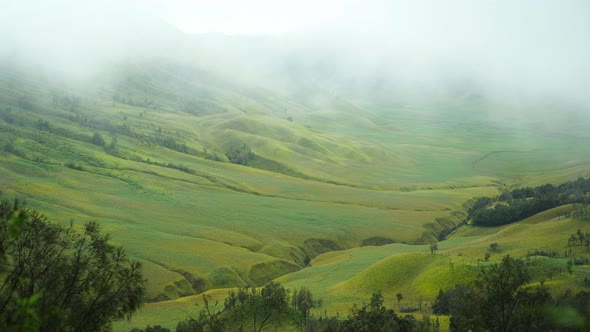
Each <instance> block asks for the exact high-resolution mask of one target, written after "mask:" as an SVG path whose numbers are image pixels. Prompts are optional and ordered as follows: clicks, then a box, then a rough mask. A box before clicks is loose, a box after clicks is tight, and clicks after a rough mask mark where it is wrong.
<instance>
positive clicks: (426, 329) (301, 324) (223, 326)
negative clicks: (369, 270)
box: [132, 282, 440, 332]
mask: <svg viewBox="0 0 590 332" xmlns="http://www.w3.org/2000/svg"><path fill="white" fill-rule="evenodd" d="M203 300H204V305H203V308H202V309H201V311H200V312H199V314H198V315H196V316H194V317H192V316H191V317H189V318H188V319H187V320H184V321H180V322H178V324H177V325H176V331H177V332H195V331H199V332H200V331H262V330H264V329H273V330H283V329H290V330H293V329H300V330H303V331H350V332H353V331H354V332H357V331H361V332H362V331H365V332H374V331H375V332H379V331H404V332H405V331H407V332H411V331H416V332H435V331H439V330H440V322H439V321H438V319H431V318H430V317H429V316H428V315H425V316H424V317H423V318H422V320H416V319H415V318H414V317H413V316H410V315H406V316H404V317H401V316H399V315H398V314H396V313H395V312H394V310H393V309H389V308H387V307H386V306H384V305H383V303H384V300H383V295H382V293H381V292H380V291H377V292H374V293H373V295H372V297H371V300H370V302H369V303H368V304H364V305H362V306H360V307H359V306H356V305H355V306H353V308H352V309H351V312H350V315H349V316H348V317H347V318H345V319H341V318H339V317H328V316H326V315H324V316H319V317H315V316H311V315H310V311H311V309H312V308H316V307H319V306H321V305H322V302H321V300H314V298H313V295H312V293H311V292H310V291H309V289H307V288H301V289H295V290H293V292H290V291H289V290H288V289H286V288H284V287H283V286H282V285H281V284H279V283H275V282H271V283H268V284H267V285H265V286H264V287H262V288H261V289H260V290H257V289H255V288H240V289H238V290H237V291H230V293H229V296H228V297H227V298H226V299H225V301H224V303H223V308H222V309H218V310H215V309H214V307H215V306H211V305H210V303H209V301H208V299H207V297H206V296H204V297H203ZM156 331H157V332H169V331H170V330H168V329H166V328H163V327H161V326H159V325H155V326H148V327H146V328H145V329H143V330H142V329H138V328H136V329H133V330H132V332H156Z"/></svg>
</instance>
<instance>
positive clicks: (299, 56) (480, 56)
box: [0, 0, 590, 108]
mask: <svg viewBox="0 0 590 332" xmlns="http://www.w3.org/2000/svg"><path fill="white" fill-rule="evenodd" d="M5 9H6V11H5V13H6V14H7V15H5V16H6V18H5V19H4V20H3V21H2V22H0V29H2V31H4V32H3V33H2V34H1V36H2V39H3V42H4V43H3V44H4V45H5V47H4V48H3V51H0V56H2V57H4V58H7V59H12V60H13V61H15V60H16V61H18V62H20V63H24V64H27V65H35V66H37V68H44V69H45V70H48V71H54V72H63V73H66V74H68V75H70V76H72V75H73V76H85V75H87V74H88V73H97V72H106V71H108V70H110V67H112V65H113V64H116V63H121V62H124V61H137V60H138V59H140V60H141V59H144V60H146V59H147V60H149V59H153V58H167V59H173V60H179V59H182V60H183V61H184V62H185V63H188V64H192V65H195V66H198V67H200V68H204V69H206V70H210V71H213V72H219V73H222V74H225V75H226V76H230V77H232V78H235V79H236V80H238V81H241V82H245V83H246V84H250V83H252V84H258V85H262V86H267V87H281V86H282V87H283V89H287V90H288V89H290V88H291V87H292V86H293V84H300V83H302V82H304V83H305V84H312V85H311V86H313V84H316V85H317V84H319V86H321V87H323V88H326V89H337V90H338V89H340V88H341V87H346V89H350V87H351V86H359V87H360V89H361V90H371V89H374V88H373V87H375V86H379V87H383V89H384V91H385V92H384V93H385V94H387V93H389V92H388V91H389V90H391V89H393V90H395V89H397V90H398V91H399V90H400V87H404V89H407V90H412V89H417V90H416V91H418V93H422V92H420V91H421V90H423V91H425V92H428V93H435V94H436V93H447V92H448V90H449V89H451V90H456V89H457V88H458V89H466V90H471V91H472V92H473V93H475V94H476V95H477V94H480V95H487V96H491V97H493V98H495V99H498V100H514V101H516V102H520V101H523V100H524V101H538V100H544V99H547V100H557V101H561V102H564V103H567V104H571V105H574V106H576V107H582V108H587V107H588V106H590V96H588V94H587V92H586V87H587V86H590V45H589V44H590V43H588V42H587V35H588V32H590V4H589V3H587V2H584V1H565V2H559V3H557V2H554V1H520V2H517V3H515V2H511V1H478V2H473V1H464V0H456V1H445V2H441V1H412V2H403V1H369V2H363V3H361V2H358V1H342V2H337V1H326V2H322V3H321V5H320V4H316V3H314V2H312V1H299V2H292V3H282V4H279V3H277V2H271V1H253V2H248V4H246V3H243V2H237V1H220V2H219V1H218V2H207V1H181V0H178V1H161V0H157V1H155V0H154V1H148V2H142V1H135V0H130V1H124V2H116V1H106V2H91V3H84V4H82V3H78V2H75V1H69V0H61V1H55V0H53V1H47V2H37V1H22V2H18V3H12V4H6V5H5ZM195 32H198V33H197V34H194V33H195ZM402 90H403V89H402ZM441 91H442V92H441Z"/></svg>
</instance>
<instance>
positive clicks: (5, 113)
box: [0, 62, 590, 323]
mask: <svg viewBox="0 0 590 332" xmlns="http://www.w3.org/2000/svg"><path fill="white" fill-rule="evenodd" d="M0 71H1V73H2V75H0V148H1V149H0V190H1V191H2V193H3V196H4V197H6V198H14V197H18V198H23V199H25V200H26V201H27V203H28V205H29V206H31V207H32V208H36V209H39V210H41V211H44V212H46V213H47V214H48V216H49V217H50V218H51V219H53V220H57V221H60V222H69V221H70V220H71V219H73V220H74V222H75V223H76V224H81V223H83V222H86V221H90V220H97V221H99V222H100V223H101V225H102V227H103V228H104V229H105V230H106V231H107V232H109V233H111V234H112V236H113V242H115V243H116V244H118V245H123V246H124V247H125V248H126V249H127V251H128V253H129V254H130V256H132V257H134V258H136V259H139V260H141V261H142V262H143V263H144V265H145V271H146V277H147V278H148V280H149V289H148V299H149V301H152V302H157V301H163V300H174V299H178V298H182V297H184V296H190V295H195V294H198V293H200V292H203V291H207V290H212V289H222V288H228V287H239V286H246V285H250V286H260V285H262V284H264V283H265V282H267V281H269V280H273V279H276V278H279V279H278V280H280V281H283V282H285V283H287V285H289V286H299V285H308V286H309V287H310V288H312V291H314V293H317V294H318V296H319V297H322V298H325V303H326V305H328V306H329V310H332V311H340V312H343V311H344V310H346V308H348V307H350V304H351V303H352V302H354V301H357V302H360V301H361V300H362V299H366V298H367V294H370V290H371V289H375V288H380V289H383V290H384V293H385V294H386V298H388V299H389V300H390V301H392V300H393V296H392V294H395V293H397V292H403V293H404V294H407V295H405V297H406V298H407V302H408V303H409V302H411V301H417V299H418V297H423V298H425V299H426V298H431V297H432V296H433V295H434V294H436V292H438V288H441V287H447V286H449V285H450V283H451V282H454V281H455V280H466V279H468V278H470V276H471V275H472V274H473V273H474V270H473V268H472V266H473V265H476V264H477V261H476V260H475V257H480V256H481V257H483V255H484V254H485V251H486V250H487V249H486V246H487V245H489V243H488V242H489V241H491V240H495V238H494V236H496V237H498V240H497V241H498V242H500V241H503V242H504V244H503V245H502V246H501V248H502V249H501V250H502V252H503V253H504V252H506V253H511V252H514V253H518V254H522V251H523V250H524V249H518V248H517V244H518V243H519V241H518V240H514V239H515V236H516V235H514V236H512V237H511V236H510V235H509V234H512V232H516V233H518V234H522V232H524V230H527V227H529V225H530V226H531V227H532V224H531V222H530V221H529V222H522V223H521V224H519V225H511V226H509V227H508V228H506V229H502V230H501V231H499V232H495V231H493V234H492V231H490V230H485V231H481V232H479V231H473V230H468V231H465V232H466V234H472V233H473V234H472V236H469V237H459V234H460V232H462V231H463V229H464V228H460V229H459V230H457V231H456V232H455V233H454V234H455V235H454V237H453V238H451V239H449V240H447V241H444V242H441V243H440V244H439V249H440V250H439V252H438V253H437V255H430V253H429V250H428V246H427V245H425V244H427V243H431V242H434V241H436V240H437V238H438V237H440V236H441V234H445V233H446V232H447V231H448V230H450V229H453V228H455V227H456V226H457V225H459V224H460V223H461V221H462V220H463V219H464V217H465V211H464V204H465V203H466V202H467V201H468V200H469V199H471V198H473V197H477V196H492V195H497V194H498V193H500V192H501V191H503V190H505V189H506V188H511V187H514V186H517V185H525V184H528V185H533V184H539V183H545V182H552V183H557V182H560V181H564V180H567V179H574V178H577V177H579V176H583V175H587V173H588V169H589V168H588V165H589V164H590V153H589V152H590V145H589V144H583V143H585V142H586V140H588V137H586V136H585V131H584V126H583V124H584V123H586V124H587V123H588V121H589V120H588V119H586V118H580V119H578V121H577V122H576V123H575V124H566V125H567V126H566V127H563V128H565V129H563V130H567V134H565V131H562V129H559V130H557V129H555V128H552V127H547V126H544V125H542V124H540V123H537V122H535V121H534V120H530V121H529V120H527V119H525V120H522V119H512V118H506V119H499V118H494V117H491V116H490V113H489V108H491V107H493V105H487V104H485V102H482V101H476V100H472V99H470V98H462V97H457V98H454V99H453V100H452V101H449V100H446V99H429V100H423V101H420V103H415V104H407V103H399V104H391V105H377V104H373V103H370V101H348V100H344V99H343V98H342V97H339V96H333V95H329V94H326V95H325V96H323V98H322V100H321V101H316V102H313V101H309V100H306V101H304V100H300V99H298V98H297V96H285V95H279V94H276V93H274V92H272V91H267V90H263V89H260V90H257V89H254V88H245V87H242V86H238V85H236V84H234V83H231V82H227V81H224V80H222V79H219V78H218V77H216V76H215V75H213V74H211V73H208V72H205V71H202V70H198V69H194V68H188V67H181V66H178V65H172V64H170V63H165V62H153V63H140V64H134V65H131V64H125V65H121V67H120V68H119V70H118V73H117V74H116V75H114V74H113V75H111V74H108V75H107V74H104V75H102V76H98V77H96V78H95V79H94V80H93V82H92V83H87V82H84V83H79V84H77V83H72V82H67V83H66V81H62V80H60V79H59V78H58V77H56V76H52V75H47V74H45V73H41V72H35V71H32V72H31V71H27V70H24V69H20V68H18V67H15V66H3V67H2V68H0ZM317 93H318V94H321V93H322V91H321V90H320V91H318V92H317ZM498 107H499V106H498ZM517 120H518V121H517ZM523 121H524V122H523ZM526 121H529V122H526ZM241 147H245V148H243V149H242V148H241ZM236 149H238V150H239V151H238V152H239V153H240V156H239V158H238V159H239V163H236V160H238V159H234V160H233V161H234V163H232V162H231V161H232V160H231V159H232V158H230V157H233V156H232V151H236ZM562 222H563V223H566V222H570V223H574V222H573V221H559V223H556V225H558V224H559V225H561V223H562ZM547 225H550V224H547ZM568 225H569V224H568ZM570 226H571V227H574V226H572V225H569V226H564V228H563V229H553V228H550V226H546V225H545V224H544V223H534V227H535V229H538V230H539V231H538V232H540V233H539V234H547V233H544V232H551V231H560V232H568V231H569V229H570V228H571V227H570ZM518 227H522V229H523V230H519V228H518ZM543 227H547V229H545V228H543ZM556 227H557V226H556ZM519 232H521V233H519ZM504 233H506V235H502V234H504ZM502 236H506V238H505V239H504V238H502ZM528 238H529V237H527V239H528ZM509 239H513V240H509ZM566 240H567V239H566ZM531 241H532V240H531ZM539 243H543V242H539ZM373 245H382V246H380V247H375V246H373ZM534 245H535V244H534V243H530V246H534ZM504 250H505V251H504ZM459 254H461V255H459ZM493 256H498V255H495V254H494V255H493ZM494 258H496V257H494ZM449 259H450V260H451V261H452V262H455V261H456V262H457V265H456V267H455V269H453V270H450V269H448V266H449ZM309 260H311V261H312V264H311V267H305V268H304V266H305V263H306V262H307V261H309ZM415 262H420V264H419V265H416V264H415ZM463 263H465V264H463ZM410 279H415V280H418V281H417V282H413V281H410ZM555 282H556V283H559V281H555ZM216 294H217V293H216ZM178 301H179V302H163V303H162V304H161V305H163V306H173V307H176V306H182V305H181V304H182V303H186V302H187V301H189V300H187V299H185V298H182V299H181V300H178ZM171 303H173V304H171ZM158 308H161V307H159V304H151V305H148V306H147V307H146V309H145V311H144V312H145V315H150V314H153V313H154V311H153V310H159V309H158ZM150 310H152V311H150ZM142 315H144V314H142ZM142 317H143V318H138V322H139V321H141V322H142V323H143V322H145V321H147V320H146V318H145V316H142ZM158 317H160V316H158Z"/></svg>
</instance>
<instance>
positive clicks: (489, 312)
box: [433, 256, 551, 331]
mask: <svg viewBox="0 0 590 332" xmlns="http://www.w3.org/2000/svg"><path fill="white" fill-rule="evenodd" d="M529 282H530V277H529V274H528V272H527V269H526V267H525V265H524V263H523V262H522V261H521V260H517V259H514V258H512V257H510V256H505V257H504V259H503V260H502V262H501V263H499V264H495V265H492V266H491V267H489V268H485V269H482V271H481V274H480V276H479V278H478V279H477V280H476V281H475V282H473V283H472V284H469V285H459V286H457V287H455V288H454V289H451V290H449V291H447V292H440V293H439V295H438V298H437V299H436V302H435V304H434V305H433V311H434V312H435V313H437V314H447V315H448V314H450V315H451V329H452V330H454V331H527V330H534V331H543V330H547V329H548V328H549V326H548V323H549V322H548V320H547V318H546V317H545V315H544V313H543V309H544V307H545V306H546V305H549V304H550V303H551V296H550V295H549V292H548V290H547V288H545V287H543V286H540V287H527V284H528V283H529Z"/></svg>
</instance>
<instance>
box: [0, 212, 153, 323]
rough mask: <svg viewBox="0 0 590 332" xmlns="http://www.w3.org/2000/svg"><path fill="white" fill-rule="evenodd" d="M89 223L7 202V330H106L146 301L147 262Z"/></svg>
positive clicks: (0, 300) (1, 227) (1, 303)
mask: <svg viewBox="0 0 590 332" xmlns="http://www.w3.org/2000/svg"><path fill="white" fill-rule="evenodd" d="M108 242H109V236H108V235H104V234H101V232H100V229H99V225H98V224H97V223H95V222H90V223H87V224H86V225H84V227H82V229H80V230H78V229H76V228H75V227H74V226H73V225H72V224H70V225H69V226H61V225H56V224H52V223H50V222H48V221H47V219H46V218H45V217H44V216H42V215H41V214H39V213H38V212H35V211H31V210H28V209H24V208H21V207H19V206H18V204H17V203H15V204H10V203H7V202H2V203H0V259H1V262H2V265H1V267H0V275H2V277H0V330H9V331H11V330H18V331H35V330H45V331H103V330H108V329H109V328H110V325H111V322H112V321H114V320H117V319H123V318H127V319H128V318H130V317H131V315H132V314H133V313H134V312H135V311H136V310H137V309H138V308H139V306H140V305H141V304H142V302H143V298H144V293H145V280H144V278H143V274H142V267H141V264H140V263H138V262H135V261H132V260H130V259H128V258H127V256H126V255H125V252H124V251H123V249H122V248H119V247H115V246H113V245H111V244H109V243H108Z"/></svg>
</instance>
